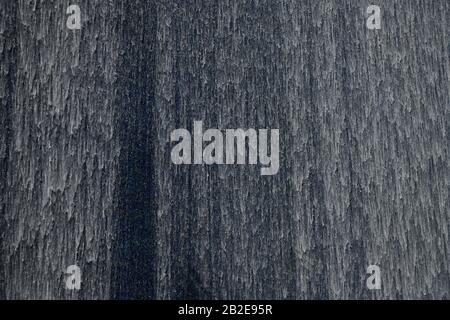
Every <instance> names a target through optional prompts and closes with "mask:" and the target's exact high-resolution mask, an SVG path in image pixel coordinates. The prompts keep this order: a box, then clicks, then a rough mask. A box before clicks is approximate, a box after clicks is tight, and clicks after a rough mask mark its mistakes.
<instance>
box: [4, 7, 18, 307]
mask: <svg viewBox="0 0 450 320" xmlns="http://www.w3.org/2000/svg"><path fill="white" fill-rule="evenodd" d="M16 21H17V3H16V1H6V0H5V1H2V2H1V8H0V41H1V42H2V43H0V90H2V91H3V92H0V299H5V297H6V292H5V265H4V263H5V261H4V250H3V249H4V246H5V245H6V244H5V243H4V233H5V231H6V227H7V226H6V222H5V214H6V212H5V210H6V199H7V192H8V190H7V186H6V177H7V173H8V164H9V161H8V155H9V149H10V144H11V112H12V107H13V103H14V95H15V93H14V83H15V78H16V56H17V55H16V51H17V32H16V23H17V22H16Z"/></svg>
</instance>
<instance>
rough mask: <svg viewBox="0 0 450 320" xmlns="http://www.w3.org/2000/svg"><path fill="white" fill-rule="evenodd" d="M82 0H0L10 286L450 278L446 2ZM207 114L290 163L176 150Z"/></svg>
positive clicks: (30, 290) (0, 207)
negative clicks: (72, 16) (76, 277)
mask: <svg viewBox="0 0 450 320" xmlns="http://www.w3.org/2000/svg"><path fill="white" fill-rule="evenodd" d="M70 4H72V3H70ZM77 4H78V5H79V6H80V8H81V12H82V28H81V30H69V29H67V28H66V19H67V15H66V9H67V7H68V5H69V2H68V1H56V0H55V1H49V0H45V1H44V0H35V1H31V0H18V1H8V0H0V58H1V60H0V107H1V110H0V113H1V117H0V165H1V167H0V241H1V251H0V253H1V254H0V298H8V299H133V298H135V299H180V298H184V299H250V298H251V299H269V298H274V299H350V298H353V299H355V298H356V299H376V298H385V299H417V298H424V299H449V298H450V255H449V241H450V237H449V229H450V196H449V195H450V158H449V150H450V143H449V141H450V134H449V132H450V62H449V61H450V41H449V40H450V21H449V20H448V17H450V2H449V1H447V0H434V1H426V0H400V1H393V0H383V1H377V5H379V6H380V7H381V10H382V26H381V30H368V29H367V28H366V8H367V7H368V6H369V5H370V4H372V3H371V2H370V1H366V0H364V1H356V0H346V1H337V0H336V1H328V0H327V1H325V0H302V1H295V0H279V1H273V0H242V1H231V0H221V1H210V0H208V1H206V0H189V1H144V0H138V1H116V0H113V1H107V2H105V1H91V0H89V1H88V0H79V1H77ZM195 120H199V121H200V120H201V121H203V124H204V126H205V128H219V129H226V128H278V129H280V170H279V172H278V174H276V175H274V176H261V175H260V174H259V167H258V166H251V165H234V166H233V165H220V166H217V165H216V166H214V165H211V166H207V165H174V164H172V163H171V160H170V150H171V147H172V144H171V143H170V140H169V138H170V133H171V131H172V130H174V129H176V128H187V129H189V130H191V129H192V124H193V121H195ZM73 264H75V265H78V266H79V267H80V268H81V270H82V288H81V290H79V291H76V290H75V291H71V290H67V289H65V277H66V275H65V270H66V268H67V267H68V266H69V265H73ZM374 264H375V265H378V266H379V267H380V269H381V281H382V282H381V283H382V285H381V290H373V291H371V290H368V289H367V287H366V279H367V277H368V275H367V274H366V269H367V267H368V266H369V265H374Z"/></svg>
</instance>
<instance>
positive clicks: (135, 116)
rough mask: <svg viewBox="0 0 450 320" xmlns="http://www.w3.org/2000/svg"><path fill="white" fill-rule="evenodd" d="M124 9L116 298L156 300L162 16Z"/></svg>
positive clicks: (144, 8) (149, 7)
mask: <svg viewBox="0 0 450 320" xmlns="http://www.w3.org/2000/svg"><path fill="white" fill-rule="evenodd" d="M120 5H121V6H122V7H121V8H120V9H119V11H120V12H121V13H122V21H123V24H122V25H121V27H122V29H121V30H120V31H119V32H120V37H121V38H120V43H121V48H120V54H119V65H118V86H117V87H118V90H120V92H118V100H117V104H116V107H117V114H116V116H117V118H116V128H117V132H118V139H119V145H120V150H121V151H120V159H119V177H118V179H119V181H118V183H117V191H116V198H115V201H116V205H115V208H116V209H115V210H116V211H115V212H114V215H115V219H116V223H117V225H116V231H115V232H116V238H115V240H114V245H113V261H112V280H111V281H112V283H111V285H112V292H111V295H112V297H113V298H116V299H152V298H154V297H155V294H156V293H155V288H156V287H155V279H156V273H155V266H156V261H155V257H156V254H155V232H156V223H155V219H156V208H155V201H154V195H155V193H154V190H155V189H154V188H155V187H154V181H153V180H154V178H153V162H152V161H153V159H152V152H151V150H152V148H153V144H154V138H153V133H152V131H153V128H152V114H153V112H154V108H155V104H154V102H155V101H154V74H155V53H154V49H155V47H154V44H155V41H156V19H157V15H156V6H155V4H154V3H153V2H149V1H133V2H126V3H120Z"/></svg>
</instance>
